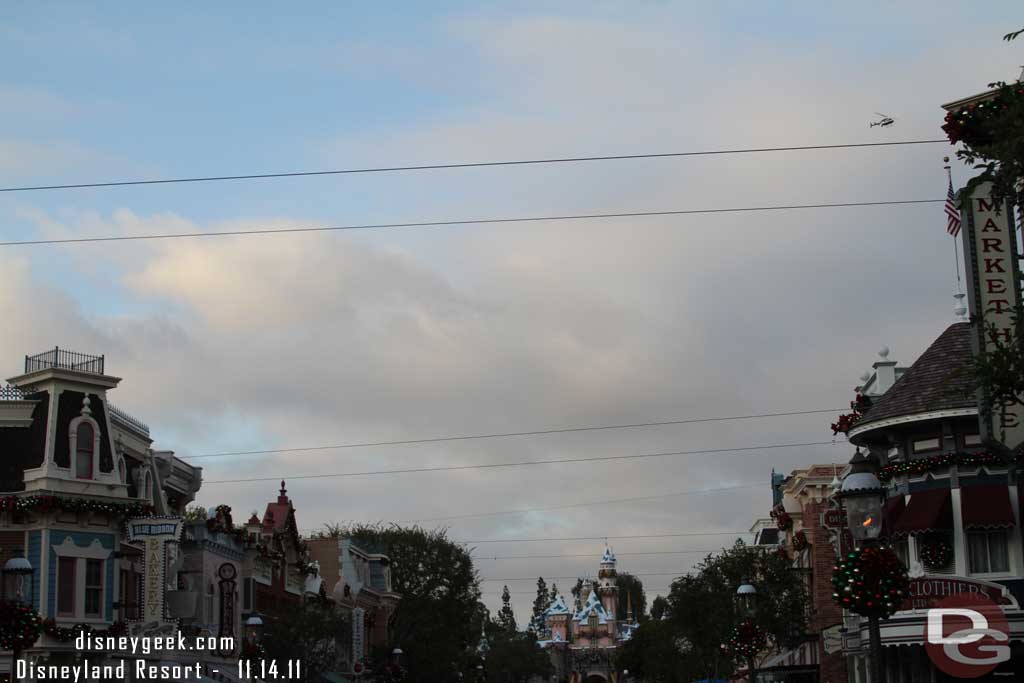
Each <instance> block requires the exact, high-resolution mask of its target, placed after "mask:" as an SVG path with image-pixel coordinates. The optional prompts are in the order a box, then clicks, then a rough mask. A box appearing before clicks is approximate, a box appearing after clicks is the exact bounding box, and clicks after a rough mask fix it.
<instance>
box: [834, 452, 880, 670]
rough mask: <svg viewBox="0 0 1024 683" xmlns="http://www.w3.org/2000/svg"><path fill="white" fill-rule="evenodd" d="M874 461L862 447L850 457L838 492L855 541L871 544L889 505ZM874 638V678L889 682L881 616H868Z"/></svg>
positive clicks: (872, 655)
mask: <svg viewBox="0 0 1024 683" xmlns="http://www.w3.org/2000/svg"><path fill="white" fill-rule="evenodd" d="M875 471H876V470H875V465H874V462H873V461H872V460H870V459H868V458H866V457H865V456H864V454H863V453H861V452H860V449H859V448H858V449H857V451H856V452H855V453H854V455H853V458H851V459H850V472H849V474H847V475H846V477H845V478H844V479H843V487H842V489H840V491H839V492H838V493H837V494H836V495H837V496H838V497H839V498H840V500H842V502H843V507H844V508H845V509H846V523H847V525H848V526H849V529H850V535H851V536H853V539H854V541H859V542H860V544H861V545H862V546H868V545H871V544H873V543H874V542H875V541H877V540H878V537H879V536H880V535H881V534H882V511H883V509H884V506H885V488H884V487H883V486H882V482H881V481H879V479H878V475H877V474H875ZM868 633H869V635H870V642H871V658H870V662H871V663H870V666H871V680H872V681H878V682H879V683H885V667H884V666H883V665H882V632H881V629H880V628H879V624H878V617H877V616H874V615H869V616H868Z"/></svg>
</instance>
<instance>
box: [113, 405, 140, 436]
mask: <svg viewBox="0 0 1024 683" xmlns="http://www.w3.org/2000/svg"><path fill="white" fill-rule="evenodd" d="M107 408H108V409H109V410H110V414H111V415H113V416H114V417H116V418H117V419H118V420H120V421H121V422H124V423H125V424H126V425H128V426H129V427H131V428H133V429H135V430H137V431H140V432H142V433H143V434H145V435H146V436H149V425H148V424H146V423H145V422H143V421H142V420H140V419H138V418H136V417H132V416H131V415H129V414H128V413H126V412H124V411H123V410H121V409H120V408H118V407H117V406H114V405H111V404H109V403H108V404H107Z"/></svg>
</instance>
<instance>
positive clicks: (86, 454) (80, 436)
mask: <svg viewBox="0 0 1024 683" xmlns="http://www.w3.org/2000/svg"><path fill="white" fill-rule="evenodd" d="M94 433H95V432H94V430H93V428H92V425H91V424H89V423H88V422H86V421H84V420H83V421H82V422H79V423H78V429H76V430H75V477H76V478H78V479H92V478H93V463H94V461H95V460H96V458H95V457H94V455H95V454H94V452H93V449H94V446H95V444H94V439H93V435H94Z"/></svg>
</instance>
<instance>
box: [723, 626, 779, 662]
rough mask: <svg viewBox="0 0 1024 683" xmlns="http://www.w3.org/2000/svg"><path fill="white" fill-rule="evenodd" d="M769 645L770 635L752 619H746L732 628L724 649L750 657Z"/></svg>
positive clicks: (740, 655) (736, 654) (738, 655)
mask: <svg viewBox="0 0 1024 683" xmlns="http://www.w3.org/2000/svg"><path fill="white" fill-rule="evenodd" d="M767 646H768V636H767V635H766V634H765V632H764V631H763V630H762V629H761V627H760V626H758V625H757V624H755V623H754V622H753V621H752V620H751V619H744V620H743V621H741V622H740V623H738V624H736V626H735V627H734V628H733V629H732V633H730V634H729V640H728V642H725V643H723V644H722V649H723V650H725V651H726V652H727V653H729V654H731V655H733V656H735V657H743V658H744V659H750V658H751V657H753V656H755V655H756V654H757V653H758V652H760V651H761V650H763V649H765V648H766V647H767Z"/></svg>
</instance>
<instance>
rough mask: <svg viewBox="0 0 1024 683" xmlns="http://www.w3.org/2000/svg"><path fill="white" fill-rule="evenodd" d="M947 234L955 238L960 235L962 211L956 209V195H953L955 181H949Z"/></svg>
mask: <svg viewBox="0 0 1024 683" xmlns="http://www.w3.org/2000/svg"><path fill="white" fill-rule="evenodd" d="M945 208H946V218H947V220H946V232H948V233H949V234H950V235H952V236H953V237H956V236H957V235H958V234H959V233H960V211H959V210H958V209H957V208H956V195H954V194H953V179H952V178H950V179H949V190H948V191H947V193H946V204H945Z"/></svg>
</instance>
